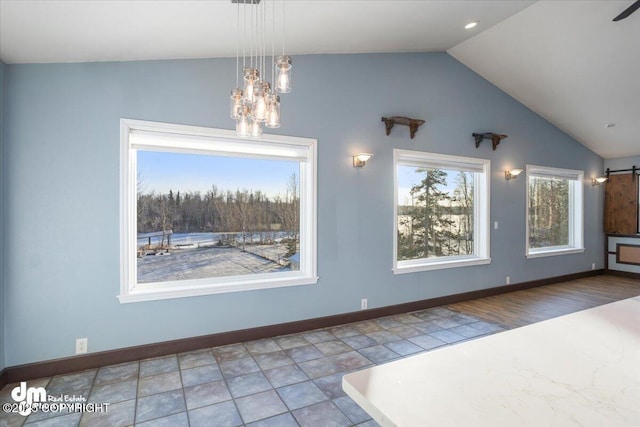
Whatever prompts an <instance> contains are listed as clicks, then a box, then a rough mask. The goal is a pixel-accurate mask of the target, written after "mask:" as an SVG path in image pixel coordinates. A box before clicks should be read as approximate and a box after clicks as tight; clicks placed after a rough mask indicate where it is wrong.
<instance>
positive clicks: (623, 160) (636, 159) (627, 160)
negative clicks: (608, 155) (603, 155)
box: [604, 156, 640, 170]
mask: <svg viewBox="0 0 640 427" xmlns="http://www.w3.org/2000/svg"><path fill="white" fill-rule="evenodd" d="M633 166H636V167H637V168H640V156H633V157H618V158H615V159H606V160H605V161H604V168H605V169H607V168H609V169H611V170H619V169H631V168H632V167H633Z"/></svg>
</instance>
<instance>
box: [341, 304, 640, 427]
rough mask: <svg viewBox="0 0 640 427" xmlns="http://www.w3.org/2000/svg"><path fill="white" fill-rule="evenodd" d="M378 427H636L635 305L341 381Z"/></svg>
mask: <svg viewBox="0 0 640 427" xmlns="http://www.w3.org/2000/svg"><path fill="white" fill-rule="evenodd" d="M342 387H343V389H344V390H345V392H346V393H347V394H348V395H349V396H350V397H351V398H352V399H353V400H355V401H356V402H357V403H358V404H359V405H360V406H361V407H362V408H363V409H364V410H366V411H367V412H368V413H369V414H370V415H371V416H372V417H373V418H374V419H375V420H376V421H377V422H378V423H380V424H381V425H382V426H402V427H426V426H465V427H466V426H492V427H495V426H509V427H512V426H640V297H636V298H630V299H627V300H623V301H618V302H614V303H611V304H607V305H603V306H600V307H596V308H592V309H588V310H584V311H580V312H577V313H573V314H569V315H566V316H562V317H558V318H555V319H551V320H546V321H543V322H540V323H535V324H532V325H528V326H524V327H521V328H518V329H512V330H509V331H506V332H502V333H499V334H495V335H491V336H488V337H484V338H480V339H477V340H473V341H468V342H464V343H461V344H457V345H454V346H451V347H445V348H441V349H438V350H434V351H431V352H427V353H422V354H419V355H416V356H413V357H408V358H406V359H401V360H397V361H394V362H390V363H387V364H384V365H379V366H375V367H372V368H369V369H365V370H362V371H358V372H354V373H351V374H348V375H345V376H344V378H343V380H342Z"/></svg>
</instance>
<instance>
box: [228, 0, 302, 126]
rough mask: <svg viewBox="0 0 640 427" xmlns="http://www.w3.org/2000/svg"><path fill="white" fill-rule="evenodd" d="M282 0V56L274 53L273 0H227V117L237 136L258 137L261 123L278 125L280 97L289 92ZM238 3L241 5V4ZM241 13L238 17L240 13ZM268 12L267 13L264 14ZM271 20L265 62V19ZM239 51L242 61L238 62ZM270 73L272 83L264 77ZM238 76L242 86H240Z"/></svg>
mask: <svg viewBox="0 0 640 427" xmlns="http://www.w3.org/2000/svg"><path fill="white" fill-rule="evenodd" d="M284 1H285V0H281V3H282V23H281V32H282V55H279V56H275V48H274V45H275V32H276V18H275V16H276V10H275V0H272V1H270V2H269V3H270V4H271V8H270V9H271V12H270V13H269V11H268V7H267V0H231V2H232V3H237V5H238V10H237V44H236V88H235V89H233V90H232V91H231V118H232V119H234V120H235V121H236V133H237V134H238V136H250V137H253V138H260V137H261V136H262V126H263V125H264V126H266V127H268V128H278V127H280V96H279V95H278V93H289V92H291V58H290V57H289V56H287V55H285V53H284ZM241 5H242V6H241ZM241 15H242V16H241ZM267 15H269V16H267ZM268 18H270V20H271V29H270V33H271V37H270V41H271V64H270V65H269V66H268V65H267V57H266V53H265V51H266V49H267V38H266V33H267V26H268V25H267V19H268ZM241 50H242V63H240V57H241V52H240V51H241ZM269 74H270V75H271V81H273V82H274V83H275V85H272V84H271V83H270V82H269V81H267V78H268V76H269ZM240 78H242V83H243V86H242V88H241V87H240Z"/></svg>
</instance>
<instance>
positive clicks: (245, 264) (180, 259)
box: [138, 233, 290, 283]
mask: <svg viewBox="0 0 640 427" xmlns="http://www.w3.org/2000/svg"><path fill="white" fill-rule="evenodd" d="M203 234H204V233H203ZM207 234H209V233H207ZM209 241H210V240H209ZM171 243H172V244H174V241H173V239H172V242H171ZM185 243H186V242H185ZM190 243H191V242H190ZM265 246H266V245H265ZM279 247H280V245H275V246H273V245H271V249H269V248H267V247H262V246H256V247H252V248H251V250H252V251H256V252H257V251H258V250H262V251H276V252H282V249H279ZM247 249H249V247H247ZM289 270H290V268H289V267H283V266H282V265H280V264H278V263H276V262H274V261H270V260H268V259H265V258H262V257H260V256H258V255H254V254H252V253H249V252H242V251H241V250H240V249H237V248H219V247H201V248H192V249H172V250H171V251H170V253H169V254H164V255H160V254H158V255H149V256H144V257H142V258H138V283H150V282H164V281H169V280H189V279H203V278H208V277H223V276H241V275H244V274H253V273H269V272H275V271H289Z"/></svg>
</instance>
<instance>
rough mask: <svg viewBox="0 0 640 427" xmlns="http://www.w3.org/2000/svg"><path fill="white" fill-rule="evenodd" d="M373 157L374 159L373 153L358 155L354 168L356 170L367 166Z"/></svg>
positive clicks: (354, 157) (354, 160)
mask: <svg viewBox="0 0 640 427" xmlns="http://www.w3.org/2000/svg"><path fill="white" fill-rule="evenodd" d="M371 157H373V154H371V153H358V154H356V155H355V156H353V167H354V168H361V167H363V166H364V165H366V164H367V160H369V159H370V158H371Z"/></svg>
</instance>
